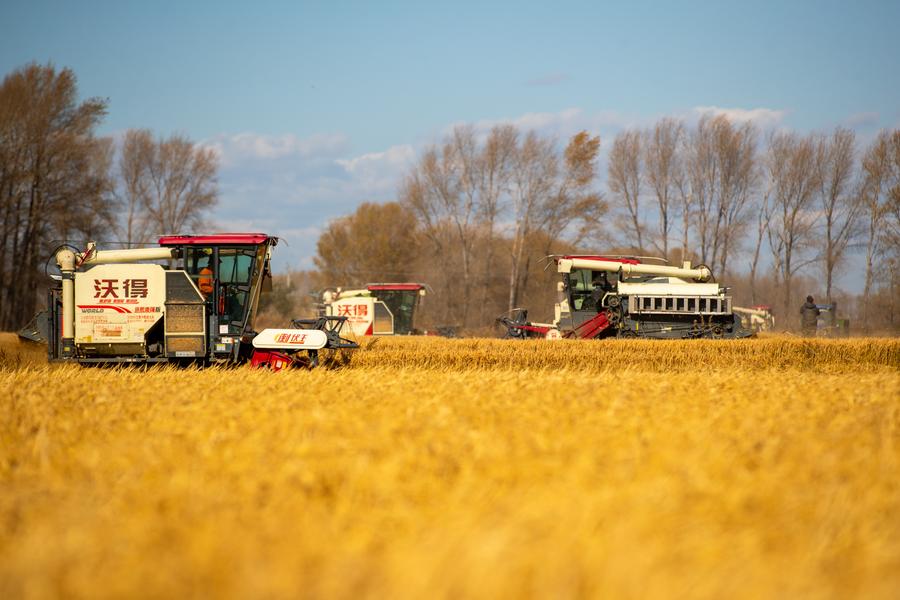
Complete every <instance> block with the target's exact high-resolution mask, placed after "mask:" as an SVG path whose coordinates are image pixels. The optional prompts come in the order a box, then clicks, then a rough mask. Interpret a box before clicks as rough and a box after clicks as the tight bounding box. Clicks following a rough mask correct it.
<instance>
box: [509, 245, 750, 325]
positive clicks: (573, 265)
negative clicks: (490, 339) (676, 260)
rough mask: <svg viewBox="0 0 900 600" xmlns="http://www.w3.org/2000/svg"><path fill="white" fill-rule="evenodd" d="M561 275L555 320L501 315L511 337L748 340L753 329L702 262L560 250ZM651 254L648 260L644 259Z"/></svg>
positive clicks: (521, 312) (521, 314)
mask: <svg viewBox="0 0 900 600" xmlns="http://www.w3.org/2000/svg"><path fill="white" fill-rule="evenodd" d="M552 258H553V259H554V261H555V262H556V270H557V272H558V273H559V274H560V278H561V281H560V282H559V283H558V284H557V292H558V300H557V302H556V305H555V316H554V321H553V323H531V322H528V321H527V311H525V310H521V309H519V310H517V311H515V314H513V315H510V316H505V317H500V318H499V319H498V321H499V322H500V323H502V324H503V325H504V326H506V329H507V336H508V337H513V338H520V339H524V338H533V337H543V338H549V339H559V338H582V339H593V338H607V337H631V338H638V337H641V338H668V339H673V338H674V339H682V338H743V337H748V336H750V335H751V332H750V331H747V330H746V329H744V328H743V327H742V326H741V320H740V318H738V317H736V316H735V314H734V311H733V308H732V303H731V296H729V295H728V294H727V292H728V288H725V287H722V286H721V285H719V284H718V283H714V282H712V281H711V280H712V273H711V272H710V270H709V268H708V267H706V266H703V265H700V266H697V267H691V264H690V263H689V262H686V263H684V264H683V265H682V266H681V267H675V266H671V265H668V264H648V263H646V262H642V260H641V259H639V258H635V257H607V256H584V255H570V256H554V257H552ZM643 260H647V259H643Z"/></svg>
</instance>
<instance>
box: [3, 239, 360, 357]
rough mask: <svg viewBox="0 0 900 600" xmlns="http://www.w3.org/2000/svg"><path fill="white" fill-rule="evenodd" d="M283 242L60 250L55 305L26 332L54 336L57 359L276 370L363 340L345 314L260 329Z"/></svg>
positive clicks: (50, 345)
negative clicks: (347, 330)
mask: <svg viewBox="0 0 900 600" xmlns="http://www.w3.org/2000/svg"><path fill="white" fill-rule="evenodd" d="M277 242H278V238H275V237H272V236H268V235H265V234H261V233H228V234H219V235H197V236H167V237H162V238H160V239H159V247H158V248H139V249H130V250H98V249H97V248H96V245H95V244H94V243H89V244H88V246H87V248H86V249H85V250H84V251H81V250H79V249H77V248H73V247H70V246H65V247H60V248H59V249H57V251H56V252H55V255H54V256H55V259H56V263H57V265H58V266H59V270H60V276H59V277H58V278H54V284H53V285H52V286H51V288H50V290H49V291H48V298H47V307H48V309H47V311H45V312H44V313H41V314H39V315H37V316H36V317H35V319H34V320H33V321H32V323H31V324H29V326H28V327H26V328H25V329H23V330H22V331H21V332H20V335H22V336H23V337H26V338H28V339H31V340H34V341H46V342H47V352H48V356H49V359H50V361H51V362H74V363H81V364H96V363H180V364H201V365H209V364H241V363H245V362H250V363H251V364H252V365H254V366H257V367H268V368H271V369H272V370H275V371H277V370H280V369H282V368H286V367H291V366H309V367H314V366H316V365H317V364H318V360H319V350H322V349H344V348H356V347H358V346H357V344H356V343H355V342H353V341H350V340H347V339H344V338H343V337H341V328H342V326H343V325H344V323H345V322H346V321H347V318H346V317H343V316H321V317H319V318H318V319H309V320H300V319H298V320H294V321H292V323H291V324H292V327H291V328H288V329H264V330H263V331H261V332H259V333H256V332H255V331H254V329H253V322H254V319H255V317H256V309H257V307H258V305H259V298H260V294H261V293H262V291H263V288H264V287H268V286H270V285H271V273H270V267H269V260H270V257H271V253H272V248H273V247H274V246H275V245H276V243H277ZM152 261H157V262H152ZM158 263H165V266H164V265H163V264H158Z"/></svg>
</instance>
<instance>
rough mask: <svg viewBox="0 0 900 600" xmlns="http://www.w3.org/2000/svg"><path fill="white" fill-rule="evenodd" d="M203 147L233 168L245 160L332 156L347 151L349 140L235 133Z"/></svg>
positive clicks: (288, 134) (217, 137) (332, 136)
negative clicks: (209, 149)
mask: <svg viewBox="0 0 900 600" xmlns="http://www.w3.org/2000/svg"><path fill="white" fill-rule="evenodd" d="M202 145H203V146H205V147H207V148H211V149H212V150H213V151H215V152H216V154H217V155H218V156H219V159H220V160H221V161H222V164H223V165H234V164H238V163H240V162H241V161H247V160H271V159H278V158H308V157H311V156H335V155H338V154H340V153H342V152H346V151H347V150H348V147H349V140H348V138H347V136H345V135H343V134H315V135H311V136H309V137H305V138H301V137H298V136H296V135H294V134H292V133H286V134H282V135H263V134H257V133H238V134H233V135H225V134H220V135H218V136H216V137H214V138H212V139H210V140H206V141H204V142H203V143H202Z"/></svg>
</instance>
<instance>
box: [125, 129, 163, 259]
mask: <svg viewBox="0 0 900 600" xmlns="http://www.w3.org/2000/svg"><path fill="white" fill-rule="evenodd" d="M155 148H156V142H154V140H153V134H151V133H150V131H149V130H146V129H131V130H129V131H126V132H125V136H124V137H123V139H122V143H121V149H120V151H119V160H118V163H117V165H116V167H117V171H118V172H117V175H118V182H117V186H116V200H117V204H118V206H119V209H120V211H121V218H120V220H119V223H117V226H116V233H117V235H118V237H119V241H120V242H123V243H125V244H126V246H127V247H129V248H131V247H133V246H139V245H142V244H145V243H147V242H148V241H149V239H150V223H149V215H148V214H147V212H146V210H145V208H144V207H145V206H146V205H147V204H148V203H149V202H150V185H151V183H150V164H151V163H152V161H153V160H154V159H153V155H154V153H155Z"/></svg>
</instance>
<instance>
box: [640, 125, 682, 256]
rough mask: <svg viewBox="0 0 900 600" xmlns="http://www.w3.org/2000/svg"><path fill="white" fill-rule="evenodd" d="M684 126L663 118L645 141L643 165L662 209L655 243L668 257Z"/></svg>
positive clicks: (658, 249) (657, 202) (657, 248)
mask: <svg viewBox="0 0 900 600" xmlns="http://www.w3.org/2000/svg"><path fill="white" fill-rule="evenodd" d="M683 137H684V125H683V124H682V123H681V121H678V120H675V119H669V118H666V119H662V120H660V121H658V122H657V123H656V125H655V126H654V127H653V129H651V130H650V131H648V132H647V134H646V141H645V142H644V148H643V152H644V166H645V170H646V178H647V183H648V185H649V186H650V189H651V190H653V194H654V195H655V196H656V206H657V209H658V211H659V214H658V218H659V223H658V226H657V230H658V238H657V239H656V240H654V242H653V245H654V246H655V247H656V250H657V251H658V252H660V253H661V254H662V255H663V256H664V257H666V258H668V257H669V234H670V232H671V230H672V226H673V220H674V219H673V217H674V214H673V213H674V212H675V209H676V208H677V207H676V199H677V197H678V195H677V192H678V182H679V181H680V179H681V174H680V171H681V161H680V153H679V150H680V146H681V142H682V138H683Z"/></svg>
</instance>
